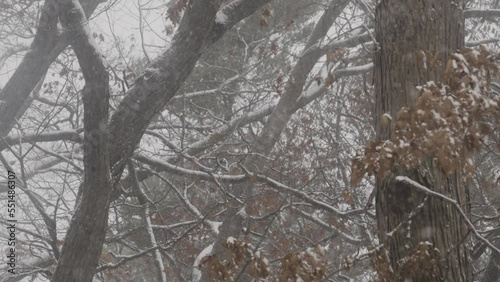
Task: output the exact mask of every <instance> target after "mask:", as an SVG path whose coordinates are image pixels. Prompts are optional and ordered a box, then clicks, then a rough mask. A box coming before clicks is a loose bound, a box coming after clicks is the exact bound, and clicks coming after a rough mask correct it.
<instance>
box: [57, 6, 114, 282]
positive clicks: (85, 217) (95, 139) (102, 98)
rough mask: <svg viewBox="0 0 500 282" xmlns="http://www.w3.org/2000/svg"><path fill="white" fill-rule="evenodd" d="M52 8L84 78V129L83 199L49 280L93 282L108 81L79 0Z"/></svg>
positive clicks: (101, 224)
mask: <svg viewBox="0 0 500 282" xmlns="http://www.w3.org/2000/svg"><path fill="white" fill-rule="evenodd" d="M48 2H51V1H48ZM52 3H54V6H53V7H54V9H55V11H57V14H58V16H59V19H60V21H61V24H62V26H63V27H64V28H65V29H66V31H68V32H71V34H72V36H71V38H70V44H71V45H72V47H73V50H74V52H75V54H76V57H77V59H78V63H79V64H80V68H81V69H82V73H83V77H84V79H85V86H84V88H83V91H82V94H83V97H82V100H83V105H84V120H83V121H84V129H85V139H84V156H83V164H84V170H85V171H84V177H83V185H82V186H81V190H82V200H81V203H80V204H79V205H78V206H77V207H76V210H75V214H74V216H73V218H72V222H71V225H70V229H69V231H68V233H67V234H66V237H65V239H64V244H63V248H62V251H61V255H60V256H59V258H58V262H57V267H56V270H55V272H54V275H53V277H52V281H55V282H57V281H60V282H63V281H64V282H67V281H92V278H93V276H94V272H95V269H96V268H97V265H98V263H99V257H100V255H101V249H102V245H103V243H104V238H105V235H106V232H105V230H106V227H107V223H108V211H109V202H110V198H111V191H112V189H111V178H110V172H109V138H108V135H109V132H108V118H109V76H108V72H107V70H106V66H105V63H104V61H103V59H102V56H101V53H100V51H99V50H98V49H97V47H96V44H95V42H93V39H92V37H91V34H90V32H89V29H88V27H87V18H86V16H85V13H84V10H83V8H82V6H81V5H80V3H79V2H78V0H66V1H58V2H52ZM55 18H56V19H57V16H56V17H55Z"/></svg>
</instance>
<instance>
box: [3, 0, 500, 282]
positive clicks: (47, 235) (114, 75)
mask: <svg viewBox="0 0 500 282" xmlns="http://www.w3.org/2000/svg"><path fill="white" fill-rule="evenodd" d="M6 3H7V6H5V7H6V9H3V10H2V11H1V12H2V13H5V15H6V17H5V18H6V19H9V20H10V22H9V21H6V22H5V24H4V25H1V26H0V30H1V32H2V33H1V34H2V36H3V37H2V43H4V42H5V43H6V44H0V50H1V51H0V52H2V54H0V58H5V61H4V62H5V63H4V64H3V68H2V73H6V75H3V76H2V78H0V81H2V83H4V84H5V87H3V88H2V90H1V95H2V96H1V97H2V101H10V100H9V99H10V98H8V97H23V99H24V102H23V103H21V104H16V103H14V102H12V103H11V102H7V103H4V104H2V107H6V108H5V109H7V110H8V111H12V112H16V113H17V119H11V118H12V117H11V116H10V115H9V114H7V112H5V119H2V121H5V123H3V125H5V126H6V128H7V129H8V130H10V129H11V128H12V130H11V133H10V134H8V135H7V134H4V135H3V140H4V142H3V143H1V144H0V149H1V150H2V154H1V156H0V161H1V162H2V164H3V166H4V167H5V168H9V169H11V170H14V171H16V172H18V176H19V184H20V190H18V195H19V197H18V204H19V206H20V208H21V210H20V211H19V212H18V214H17V215H18V217H19V219H21V222H22V223H20V225H19V226H18V227H19V229H18V230H19V233H18V238H19V240H20V243H19V248H18V254H19V260H18V262H19V272H20V273H21V276H19V277H7V278H5V279H7V281H18V280H20V279H23V277H24V279H29V278H31V279H35V278H34V277H38V278H41V280H47V279H50V278H51V277H53V276H54V275H55V274H54V273H56V275H61V274H63V273H64V272H73V273H75V272H76V271H78V268H75V267H72V266H66V267H62V266H59V269H58V270H57V271H55V270H56V266H57V264H58V263H59V264H60V265H62V264H63V263H72V261H66V262H64V260H61V256H62V254H61V251H62V253H63V255H64V252H67V254H69V253H71V252H72V251H77V250H78V248H74V247H73V248H72V247H69V248H72V250H69V251H64V248H67V247H63V248H62V249H63V250H61V247H62V245H63V244H66V246H76V245H74V244H72V243H71V242H70V241H71V240H68V239H65V236H66V233H67V232H68V228H69V227H70V224H71V223H72V222H73V223H74V222H75V221H76V220H73V221H72V218H75V219H76V218H78V217H79V216H78V215H77V213H80V214H84V213H87V212H82V210H80V209H75V206H77V204H76V202H80V207H82V205H83V207H84V210H85V209H94V208H95V210H91V211H92V212H96V213H102V212H106V211H105V209H99V208H98V205H95V204H92V203H97V202H96V201H94V200H90V199H91V198H92V197H96V198H97V197H98V200H99V201H109V216H108V220H107V227H106V229H103V230H104V231H102V230H101V232H100V233H99V232H96V233H95V234H94V235H96V236H102V237H100V238H102V240H103V243H102V244H103V247H102V250H101V249H99V252H100V253H101V254H100V257H98V255H95V257H94V258H93V259H92V258H91V257H90V256H84V257H86V258H87V259H86V260H87V262H88V263H87V264H85V265H86V266H87V267H88V268H89V269H90V268H92V267H96V268H97V269H96V275H95V276H94V279H97V280H101V281H156V280H158V281H162V280H163V281H164V280H166V281H196V280H197V279H199V278H201V276H202V273H201V272H204V274H203V275H205V276H204V277H203V278H204V279H209V280H217V279H219V278H220V279H222V280H224V279H225V280H228V279H229V276H233V277H234V278H235V279H236V277H238V279H240V280H241V279H246V278H250V277H258V278H263V277H267V279H269V280H278V281H279V280H281V281H286V279H292V280H293V279H296V277H297V276H298V277H301V278H302V279H303V280H305V281H310V280H312V279H323V280H330V281H343V280H348V279H357V280H360V281H369V280H371V279H374V278H375V274H376V273H375V271H374V269H373V268H372V267H371V266H370V258H374V256H373V254H374V253H375V250H378V249H380V243H381V242H380V241H379V240H378V238H377V227H376V221H375V219H376V215H375V208H374V204H373V199H374V196H375V194H374V190H373V188H374V186H375V182H374V179H373V178H369V177H367V178H364V179H363V180H362V182H361V184H360V185H359V186H358V187H353V186H351V183H350V181H349V180H350V178H351V174H352V172H351V167H350V163H351V158H352V157H354V156H355V153H356V149H357V148H359V147H361V146H364V145H365V144H366V143H367V142H368V140H370V139H371V138H372V137H371V136H374V134H375V130H374V127H373V124H374V123H373V120H374V119H376V118H377V117H375V111H374V110H375V104H374V101H375V99H374V92H373V91H374V88H373V85H372V81H373V76H372V74H371V69H372V67H373V64H372V57H373V52H375V51H376V50H377V45H376V44H375V43H373V42H372V41H373V38H374V36H375V35H374V33H373V26H374V23H375V21H374V20H375V18H374V16H375V2H370V1H269V2H267V1H235V2H234V3H233V2H231V1H224V2H223V3H222V4H221V5H222V6H221V8H213V10H210V11H211V12H210V13H206V12H205V11H204V13H197V12H196V11H198V10H197V9H205V8H203V7H204V6H203V5H205V4H206V1H192V4H193V6H190V5H187V2H186V1H167V2H165V1H146V2H142V1H125V0H124V1H114V2H109V3H108V2H106V3H102V4H100V5H99V6H97V2H96V3H94V2H89V3H87V1H82V3H81V4H82V6H83V9H84V10H85V11H86V15H87V16H88V18H89V20H88V21H83V22H84V23H85V24H84V28H88V29H90V31H88V32H87V33H86V34H87V35H88V36H87V37H88V38H87V39H90V40H92V39H93V41H94V44H93V45H94V47H95V46H98V49H100V50H101V53H102V56H103V57H104V58H105V66H106V71H107V73H108V76H109V112H110V113H109V115H110V116H111V118H110V125H109V128H110V131H111V133H113V134H111V135H110V138H111V139H110V140H109V141H108V146H109V150H110V153H109V154H107V155H109V158H110V160H109V161H110V164H109V167H110V171H111V175H112V176H113V177H112V181H113V182H114V184H113V186H114V187H115V188H113V189H110V190H106V189H104V190H102V189H101V190H99V191H98V192H95V193H89V192H90V190H87V188H83V189H79V188H80V187H86V186H88V185H87V184H86V183H89V182H88V180H87V181H86V180H85V179H87V178H88V177H89V175H93V173H91V171H92V169H90V170H89V169H88V167H87V166H88V165H89V162H88V161H85V159H86V158H87V160H88V157H89V156H88V155H87V153H88V151H89V150H90V151H91V152H97V151H92V149H88V146H87V145H86V142H87V144H90V145H93V144H95V143H93V142H96V141H99V140H101V139H98V138H97V139H95V138H90V139H89V137H92V136H94V137H96V136H100V135H99V134H101V133H102V131H101V130H100V129H99V130H98V131H97V132H91V133H92V134H89V132H88V130H87V131H85V129H84V127H85V126H86V125H85V124H86V123H87V122H86V121H85V115H86V114H87V113H88V112H89V111H88V109H89V107H88V106H84V100H82V97H83V96H84V95H83V94H84V93H89V92H88V89H87V91H86V92H82V89H85V83H86V82H87V81H86V79H87V78H88V74H86V75H84V72H82V70H83V66H82V69H81V67H80V65H79V64H77V62H78V59H81V56H80V58H79V57H78V56H75V53H76V51H73V49H76V48H77V47H81V46H80V45H78V43H77V42H76V41H75V39H74V37H71V36H70V35H74V34H75V32H66V31H65V30H67V28H66V29H61V27H62V25H56V27H58V28H59V30H58V31H57V32H55V34H54V36H55V37H56V39H54V38H52V37H46V36H41V35H36V36H38V38H39V39H43V40H41V41H40V40H38V41H34V42H33V44H32V45H31V49H30V48H29V46H30V44H31V41H32V40H33V38H34V37H35V34H37V32H36V30H35V28H37V27H41V26H42V25H41V24H37V20H38V17H39V14H40V11H41V8H42V6H40V5H41V4H43V3H39V2H36V3H37V4H33V3H31V2H26V3H25V2H19V3H18V2H16V3H14V2H12V3H11V2H6ZM51 3H53V2H50V1H49V2H47V5H49V4H51ZM72 3H73V2H72ZM92 3H93V5H96V6H97V8H96V6H93V7H94V8H93V9H95V13H93V14H92V13H90V10H88V9H89V7H91V6H92V5H89V4H92ZM216 4H217V5H218V3H216ZM200 5H201V6H200ZM235 5H236V6H235ZM238 5H242V6H238ZM254 5H257V6H254ZM467 7H468V8H469V9H467V10H466V12H465V13H464V14H465V16H466V17H468V18H469V21H467V22H466V32H469V31H470V30H476V31H479V32H474V33H467V34H469V35H467V36H466V38H467V42H468V43H467V44H469V45H470V46H477V44H479V42H484V43H487V44H489V46H490V47H493V48H494V47H495V46H496V45H495V44H496V43H495V42H497V41H495V38H496V37H498V36H497V35H495V34H494V33H493V32H492V33H488V32H487V31H486V28H485V27H487V26H491V27H496V23H495V21H494V16H495V10H488V11H485V9H489V8H492V7H494V3H489V2H488V1H469V3H468V4H467ZM47 9H48V8H47ZM210 9H212V8H211V7H210ZM20 10H23V13H19V11H20ZM49 11H52V10H50V9H49ZM92 11H93V10H92ZM207 11H208V10H207ZM52 12H54V11H52ZM20 15H24V16H23V17H25V18H19V19H18V18H15V17H19V16H20ZM47 15H53V14H50V13H49V14H47ZM485 15H487V17H486V16H485ZM247 16H248V17H247ZM9 17H10V18H9ZM58 17H59V18H60V16H56V23H57V21H58ZM47 18H48V19H52V22H53V21H54V18H51V17H47ZM28 19H29V20H28ZM123 19H127V21H124V20H123ZM132 19H134V20H132ZM240 19H244V20H241V21H240ZM23 21H25V22H29V23H30V24H25V25H18V24H17V23H18V22H23ZM49 22H50V21H49ZM52 22H51V23H52ZM202 22H203V23H207V24H201V23H202ZM14 23H15V24H16V25H14ZM33 23H34V24H33ZM236 23H237V24H236ZM48 25H49V26H50V23H48ZM198 26H202V27H203V29H204V31H199V33H198V30H197V31H196V32H194V33H193V34H191V32H192V31H193V30H196V27H198ZM230 27H231V28H230ZM76 28H78V27H76ZM39 29H40V28H39ZM76 30H78V29H76ZM495 30H497V29H492V31H495ZM51 31H53V29H49V30H48V33H49V34H52V33H51ZM189 34H191V35H192V36H194V37H189V36H191V35H189ZM222 34H224V36H222ZM188 35H189V36H188ZM184 36H186V37H184ZM198 36H199V37H198ZM21 38H25V39H21ZM216 39H217V40H216ZM44 40H45V41H44ZM54 40H55V41H54ZM183 40H186V42H187V43H189V44H186V45H185V44H184V43H181V42H183ZM84 42H85V41H84ZM42 43H43V44H47V45H43V44H42ZM49 43H50V44H49ZM68 43H72V44H74V45H78V46H76V47H74V46H73V47H72V48H66V46H67V44H68ZM212 43H213V44H212ZM9 44H10V45H9ZM14 44H18V45H19V46H22V48H24V49H16V50H17V51H16V52H18V53H12V52H11V53H9V48H7V47H6V46H11V45H14ZM190 44H191V45H190ZM3 45H4V46H5V48H4V46H3ZM40 46H47V49H43V50H45V51H43V52H45V53H43V52H42V53H40V52H41V51H39V50H41V49H37V48H38V47H40ZM189 48H194V49H189ZM197 48H200V49H199V51H196V52H195V51H193V50H195V49H197ZM188 49H189V50H188ZM4 50H5V52H4ZM26 50H30V51H29V52H27V53H26ZM35 50H38V51H36V52H39V53H36V54H45V55H43V56H41V57H38V56H35V57H32V56H31V55H32V54H34V52H35ZM3 52H4V53H3ZM3 54H5V56H3ZM92 58H94V59H95V58H98V56H89V57H88V59H87V60H85V62H90V61H92ZM35 59H36V60H38V61H37V62H39V63H40V65H36V67H29V66H30V65H29V64H33V62H34V60H35ZM2 60H4V59H2ZM0 62H2V61H0ZM42 63H43V64H42ZM82 65H83V64H82ZM22 66H25V67H24V69H23V67H22ZM39 66H41V67H42V69H41V70H40V69H39V68H38V67H39ZM43 66H45V69H43ZM189 68H191V70H189ZM14 69H15V70H16V71H15V72H14ZM11 70H12V71H11ZM23 70H24V71H23ZM26 70H30V71H33V72H32V75H29V76H28V75H26V76H23V73H24V74H26V73H25V72H26ZM35 70H36V72H35ZM179 74H182V75H183V76H182V77H181V76H178V75H179ZM4 77H6V78H9V80H8V81H7V80H6V79H5V80H3V78H4ZM183 77H185V80H184V78H183ZM33 81H34V82H33ZM16 83H17V84H16ZM9 85H10V86H9ZM30 85H31V86H30ZM87 88H88V87H87ZM177 88H178V90H177ZM174 94H175V95H174ZM91 108H92V106H91ZM90 112H92V111H90ZM3 114H4V112H2V113H1V114H0V115H3ZM487 121H488V122H490V123H492V125H493V126H491V127H492V128H494V119H489V120H487ZM7 124H8V125H7ZM87 124H88V123H87ZM96 133H98V134H96ZM104 136H106V134H104ZM488 142H490V143H488V144H489V146H490V148H491V149H492V150H490V151H484V152H482V153H481V154H477V155H475V156H474V159H473V160H474V162H475V163H477V165H478V166H480V168H481V170H480V173H479V174H477V175H476V176H475V177H476V178H475V179H474V181H473V182H471V183H472V184H473V185H472V186H471V199H472V202H471V208H472V213H473V216H474V220H475V221H474V227H475V228H474V229H473V230H472V231H485V233H484V235H485V236H486V235H487V237H488V238H489V239H490V240H491V241H492V242H494V238H495V237H494V236H495V233H494V231H492V230H494V228H492V227H493V226H494V218H495V216H496V215H495V212H496V210H495V208H494V201H493V202H491V201H492V200H494V191H495V189H493V187H495V185H497V184H495V180H494V178H493V175H494V171H495V167H496V163H495V155H494V154H495V152H496V151H495V150H494V147H495V145H496V144H495V139H494V138H491V139H490V140H489V141H488ZM82 145H83V146H82ZM98 147H99V148H101V147H102V148H104V147H105V146H98ZM91 148H92V147H91ZM85 150H87V153H85ZM101 155H103V156H106V154H101ZM101 155H99V156H101ZM104 161H105V160H104ZM85 163H87V166H86V164H85ZM91 163H94V162H91ZM103 163H104V162H96V164H103ZM90 165H91V164H90ZM105 170H106V169H103V170H100V171H101V172H103V171H105ZM85 177H87V178H85ZM82 182H83V183H84V185H81V183H82ZM486 184H488V185H490V186H491V187H492V188H491V189H489V190H488V189H482V188H481V189H480V187H479V186H483V187H486V186H485V185H486ZM110 186H111V185H110ZM94 187H98V186H94ZM5 188H6V187H5V186H3V185H0V191H2V192H4V191H6V189H5ZM247 188H251V189H247ZM110 191H111V192H112V193H111V195H110V199H109V200H106V195H107V193H108V192H110ZM77 195H79V196H77ZM103 196H104V197H103ZM77 198H78V199H79V200H78V201H77ZM85 198H87V200H85ZM85 201H87V202H85ZM86 203H90V205H87V204H86ZM3 204H4V203H3V202H2V205H3ZM99 205H100V204H99ZM104 206H106V205H104ZM241 210H244V211H245V213H240V214H239V215H238V216H241V217H240V218H241V219H242V221H241V222H239V221H232V222H231V220H230V219H231V218H232V217H233V216H234V214H235V213H237V212H239V211H241ZM0 220H3V221H2V222H5V218H1V219H0ZM88 220H89V222H93V221H94V219H90V218H89V219H88ZM101 223H103V221H101ZM490 228H491V229H490ZM69 229H70V230H71V228H69ZM92 231H96V230H92ZM226 231H230V232H226ZM0 232H4V230H2V231H0ZM71 232H72V231H69V233H68V234H71ZM0 234H1V236H2V237H3V236H6V235H5V233H0ZM228 236H229V237H228ZM67 238H71V236H70V235H68V237H67ZM96 238H97V237H96ZM469 238H470V237H469ZM470 239H471V241H472V243H474V245H473V246H472V245H471V246H470V248H471V249H472V250H473V256H474V257H475V258H474V260H473V262H474V264H473V267H474V275H475V276H476V277H477V276H478V275H482V269H484V268H485V267H486V266H487V265H488V262H489V258H490V257H491V251H490V249H491V248H488V244H486V243H485V242H483V241H481V240H477V239H476V237H474V238H470ZM91 241H92V242H90V245H88V246H91V245H94V246H97V245H98V244H99V240H91ZM82 242H83V241H82ZM214 242H216V243H217V244H218V247H215V248H214V247H213V246H214V245H213V243H214ZM217 248H218V250H216V249H217ZM84 250H87V248H85V249H84ZM82 252H83V250H82ZM210 253H212V254H213V255H215V256H208V255H209V254H210ZM67 254H66V255H67ZM89 254H90V253H89ZM299 258H301V259H299ZM218 263H219V264H218ZM80 265H84V263H83V262H82V263H81V264H80ZM311 266H313V267H311ZM213 267H216V268H217V269H218V270H220V273H222V274H223V275H225V276H224V277H218V276H217V273H215V274H216V275H215V276H214V272H213V271H212V270H213V269H215V268H213ZM61 270H63V271H61ZM87 274H88V275H86V278H85V279H90V278H89V277H90V274H89V273H87ZM64 275H73V274H71V273H66V274H64ZM210 275H212V276H210ZM28 277H29V278H28Z"/></svg>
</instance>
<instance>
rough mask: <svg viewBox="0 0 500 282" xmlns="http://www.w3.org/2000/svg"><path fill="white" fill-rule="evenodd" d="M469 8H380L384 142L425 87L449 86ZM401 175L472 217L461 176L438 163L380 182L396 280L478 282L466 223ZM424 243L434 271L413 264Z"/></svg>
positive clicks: (385, 239) (380, 209)
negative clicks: (427, 59) (425, 57)
mask: <svg viewBox="0 0 500 282" xmlns="http://www.w3.org/2000/svg"><path fill="white" fill-rule="evenodd" d="M463 8H464V1H463V0H457V1H449V0H408V1H400V0H382V1H381V2H380V4H379V5H378V6H377V9H376V31H375V33H376V39H377V42H378V44H379V50H378V52H376V54H375V58H374V64H375V67H374V75H375V91H376V131H377V139H378V140H386V139H390V137H391V127H392V126H391V123H389V124H387V123H383V122H382V121H381V119H380V118H381V117H382V115H383V114H384V113H389V114H390V116H391V117H394V118H395V117H396V116H397V113H398V111H399V110H400V109H401V108H402V107H411V106H412V105H414V103H415V99H416V97H417V95H418V91H417V89H416V88H415V87H416V86H417V85H422V84H424V83H425V82H427V81H444V80H443V78H444V71H445V66H446V62H447V59H448V56H449V54H450V52H452V51H455V50H456V49H457V48H461V47H463V46H464V15H463ZM421 50H422V51H427V52H430V54H434V56H436V57H437V58H438V61H437V63H436V64H435V65H432V66H431V65H428V66H427V68H423V67H422V64H421V63H419V62H418V59H417V53H418V52H419V51H421ZM397 175H404V176H408V177H410V178H412V179H413V180H415V181H417V182H419V183H421V184H422V185H424V186H426V187H429V188H430V189H432V190H434V191H436V192H439V193H441V194H443V195H446V196H447V197H450V198H452V199H455V200H456V201H458V203H459V204H460V205H461V206H462V207H463V208H464V209H467V206H466V201H467V199H466V198H467V197H466V194H467V193H466V192H467V191H466V189H467V187H466V186H465V184H464V183H463V181H462V180H461V175H460V173H458V172H455V173H453V174H451V175H450V176H448V177H447V176H445V175H443V174H442V173H441V170H440V168H439V167H437V165H436V164H435V163H434V162H433V161H432V160H431V159H430V158H429V159H426V160H425V161H424V162H423V163H422V165H421V166H420V167H418V168H415V169H412V170H405V169H403V168H398V167H395V168H393V170H392V172H391V174H390V175H389V176H388V177H386V178H385V179H377V184H376V185H377V197H376V208H377V219H378V228H379V237H380V240H381V242H382V243H383V244H384V248H385V249H386V250H387V252H388V255H389V262H390V263H389V264H390V267H391V268H392V271H393V273H392V274H390V275H393V276H392V278H390V279H393V281H413V282H419V281H421V282H423V281H426V282H428V281H472V270H471V266H470V262H469V258H468V257H469V256H468V249H467V246H466V243H465V242H467V240H466V237H467V234H468V232H467V228H466V226H465V225H464V222H462V220H461V219H460V216H459V215H458V214H457V213H456V212H455V211H454V210H453V209H452V207H450V206H449V205H447V204H445V203H443V202H442V201H440V200H438V199H433V198H432V197H429V198H426V197H425V196H424V195H422V194H421V193H419V192H416V191H414V190H412V189H411V188H410V187H406V186H405V185H402V184H400V183H397V182H396V181H395V179H394V178H395V176H397ZM421 204H422V206H419V205H421ZM412 212H413V213H412ZM410 218H411V219H410ZM398 226H400V227H399V228H398V229H397V231H395V232H393V230H394V229H395V228H397V227H398ZM422 242H430V244H431V249H434V250H438V251H439V254H438V258H437V260H436V261H435V262H433V264H434V265H428V264H429V262H431V259H430V257H427V259H428V262H425V261H422V263H423V264H422V265H418V264H417V263H415V262H411V261H410V262H408V263H405V261H408V259H409V258H410V257H411V256H412V254H413V255H414V254H415V251H416V248H417V247H418V246H419V244H420V243H422ZM420 246H422V245H420ZM432 253H433V254H434V251H432ZM431 256H432V254H431ZM413 257H414V258H415V256H413ZM426 263H427V265H426ZM434 267H435V268H434ZM389 272H391V270H389ZM379 274H380V273H379ZM386 277H391V276H386ZM408 279H409V280H408Z"/></svg>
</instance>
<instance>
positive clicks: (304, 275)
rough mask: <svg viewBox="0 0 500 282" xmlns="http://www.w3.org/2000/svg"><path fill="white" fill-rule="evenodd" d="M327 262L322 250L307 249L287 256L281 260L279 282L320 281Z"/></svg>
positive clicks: (317, 248)
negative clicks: (299, 279)
mask: <svg viewBox="0 0 500 282" xmlns="http://www.w3.org/2000/svg"><path fill="white" fill-rule="evenodd" d="M326 266H327V260H326V256H325V253H324V252H323V250H322V248H321V247H319V246H316V247H315V248H308V249H307V250H305V251H303V252H299V253H293V254H288V255H287V256H285V257H284V258H283V259H282V260H281V270H280V275H279V281H280V282H287V281H297V279H298V278H301V279H302V281H308V282H311V281H322V279H323V276H324V275H325V272H326Z"/></svg>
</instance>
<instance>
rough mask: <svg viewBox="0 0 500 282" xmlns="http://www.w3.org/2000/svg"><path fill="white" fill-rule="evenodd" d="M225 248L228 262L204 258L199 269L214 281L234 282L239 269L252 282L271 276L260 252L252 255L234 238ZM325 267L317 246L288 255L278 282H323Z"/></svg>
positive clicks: (325, 263) (321, 252)
mask: <svg viewBox="0 0 500 282" xmlns="http://www.w3.org/2000/svg"><path fill="white" fill-rule="evenodd" d="M224 247H225V248H226V251H227V258H228V259H227V261H221V260H220V259H219V258H218V257H217V255H215V254H214V255H209V256H206V257H204V258H203V259H202V260H201V261H200V264H199V267H200V268H202V269H204V270H205V271H207V274H208V275H209V277H210V279H211V280H213V281H234V280H235V279H236V278H237V276H238V275H239V273H240V272H241V271H242V269H243V268H244V267H245V265H247V267H246V271H247V273H248V274H249V275H250V276H252V277H253V278H254V279H255V281H265V279H266V278H267V277H268V276H269V274H270V269H269V265H268V261H267V259H266V258H264V257H263V256H262V254H261V252H260V251H257V252H252V249H253V247H252V245H251V244H249V243H245V242H243V241H238V240H236V239H234V238H228V240H227V241H226V242H225V244H224ZM326 267H327V259H326V256H325V253H324V252H323V249H322V248H321V247H320V246H316V247H314V248H308V249H307V250H305V251H303V252H297V253H291V254H288V255H286V256H285V257H284V258H283V259H282V260H281V269H280V271H279V280H278V281H279V282H288V281H297V279H299V278H300V279H302V281H305V282H313V281H322V279H323V277H324V275H325V272H326Z"/></svg>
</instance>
